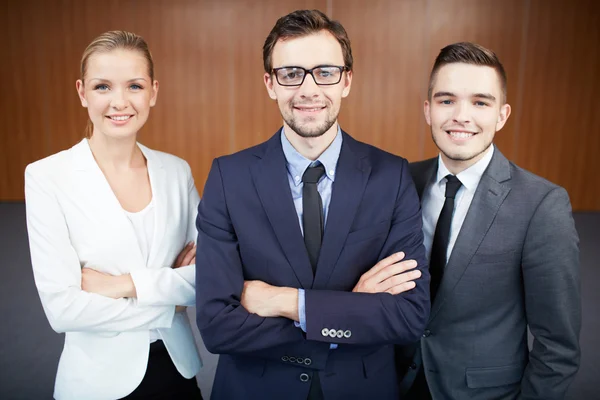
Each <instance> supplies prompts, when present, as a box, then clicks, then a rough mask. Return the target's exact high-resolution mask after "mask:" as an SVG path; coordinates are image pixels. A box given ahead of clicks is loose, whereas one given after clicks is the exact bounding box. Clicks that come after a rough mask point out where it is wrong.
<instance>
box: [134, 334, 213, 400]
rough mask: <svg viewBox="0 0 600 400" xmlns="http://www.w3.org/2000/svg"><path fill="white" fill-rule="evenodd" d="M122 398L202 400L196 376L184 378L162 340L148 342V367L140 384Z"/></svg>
mask: <svg viewBox="0 0 600 400" xmlns="http://www.w3.org/2000/svg"><path fill="white" fill-rule="evenodd" d="M123 399H128V400H130V399H145V400H163V399H164V400H167V399H168V400H172V399H178V400H202V394H201V393H200V389H199V388H198V384H197V383H196V378H191V379H186V378H184V377H183V376H181V374H180V373H179V371H177V368H176V367H175V365H174V364H173V361H171V356H169V353H168V352H167V348H166V347H165V345H164V343H163V341H162V340H157V341H156V342H154V343H151V344H150V356H149V358H148V368H147V369H146V374H145V375H144V378H143V379H142V382H141V383H140V385H139V386H138V387H137V388H136V389H135V390H134V391H133V392H132V393H131V394H129V395H128V396H126V397H123Z"/></svg>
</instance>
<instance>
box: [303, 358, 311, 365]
mask: <svg viewBox="0 0 600 400" xmlns="http://www.w3.org/2000/svg"><path fill="white" fill-rule="evenodd" d="M304 364H306V365H310V364H312V360H311V359H310V358H305V359H304Z"/></svg>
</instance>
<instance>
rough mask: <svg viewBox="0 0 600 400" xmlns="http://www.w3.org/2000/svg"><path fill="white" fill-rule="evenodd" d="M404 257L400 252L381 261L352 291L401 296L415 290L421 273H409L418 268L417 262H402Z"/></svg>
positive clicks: (366, 273)
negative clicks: (400, 294) (416, 280)
mask: <svg viewBox="0 0 600 400" xmlns="http://www.w3.org/2000/svg"><path fill="white" fill-rule="evenodd" d="M404 256H405V254H404V253H403V252H399V253H395V254H392V255H391V256H389V257H387V258H384V259H383V260H381V261H379V262H378V263H377V264H375V266H373V268H371V269H370V270H368V271H367V272H365V273H364V274H363V275H362V276H361V277H360V279H359V281H358V283H357V284H356V286H355V287H354V289H352V291H353V292H361V293H383V292H387V293H390V294H399V293H403V292H406V291H409V290H411V289H413V288H414V287H415V286H416V284H415V282H413V281H414V280H415V279H418V278H420V277H421V271H419V270H415V271H409V270H411V269H414V268H416V267H417V262H416V261H415V260H404V261H402V260H403V259H404ZM406 271H409V272H406Z"/></svg>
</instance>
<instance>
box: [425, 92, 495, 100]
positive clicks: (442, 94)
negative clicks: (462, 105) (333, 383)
mask: <svg viewBox="0 0 600 400" xmlns="http://www.w3.org/2000/svg"><path fill="white" fill-rule="evenodd" d="M438 97H456V95H455V94H454V93H452V92H437V93H435V94H434V95H433V98H434V99H435V98H438ZM471 97H476V98H478V99H487V100H490V101H496V98H495V97H494V96H492V95H491V94H489V93H475V94H473V95H472V96H471Z"/></svg>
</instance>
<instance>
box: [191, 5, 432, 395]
mask: <svg viewBox="0 0 600 400" xmlns="http://www.w3.org/2000/svg"><path fill="white" fill-rule="evenodd" d="M263 60H264V66H265V75H264V82H265V86H266V88H267V92H268V94H269V96H270V97H271V98H272V99H273V100H275V101H276V102H277V105H278V106H279V110H280V112H281V115H282V117H283V128H282V129H280V130H279V131H278V132H277V133H276V134H275V135H274V136H273V137H272V138H271V139H269V140H268V141H267V142H265V143H262V144H260V145H258V146H256V147H253V148H250V149H247V150H244V151H241V152H239V153H237V154H234V155H231V156H226V157H220V158H218V159H216V160H214V162H213V165H212V168H211V171H210V174H209V177H208V179H207V182H206V186H205V189H204V196H203V198H202V201H201V203H200V205H199V208H198V219H197V227H198V251H197V256H196V257H197V265H199V266H201V267H199V268H197V270H196V271H197V273H196V293H197V323H198V327H199V329H200V332H201V333H202V337H203V340H204V343H205V345H206V347H207V349H208V350H209V351H211V352H213V353H218V354H221V357H220V359H219V364H218V368H217V373H216V377H215V382H214V385H213V394H212V397H213V398H215V399H248V398H261V399H283V398H285V399H298V400H306V399H338V398H344V399H366V398H373V399H379V400H385V399H397V397H398V389H397V382H396V372H395V371H396V370H395V364H394V351H393V344H399V343H400V344H401V343H405V344H406V343H411V342H414V341H415V340H417V338H419V337H420V335H421V333H422V332H423V329H424V324H425V323H426V321H427V318H428V316H429V273H428V270H427V264H426V259H425V250H424V247H423V233H422V230H421V225H422V222H421V211H420V207H419V199H418V197H417V193H416V190H415V188H414V185H413V182H412V180H411V177H410V174H409V171H408V164H407V162H406V160H404V159H403V158H400V157H396V156H394V155H391V154H389V153H385V152H383V151H381V150H379V149H376V148H374V147H372V146H368V145H366V144H363V143H360V142H358V141H356V140H354V139H353V138H352V137H350V136H349V135H348V134H346V133H345V132H343V131H342V130H341V129H340V127H339V125H338V123H337V116H338V113H339V110H340V105H341V102H342V98H344V97H346V96H347V95H348V94H349V92H350V86H351V82H352V52H351V49H350V41H349V39H348V36H347V34H346V31H345V30H344V28H343V27H342V26H341V25H340V24H339V23H338V22H336V21H331V20H329V18H327V16H325V15H324V14H323V13H321V12H319V11H314V10H313V11H306V10H304V11H296V12H293V13H291V14H289V15H286V16H285V17H282V18H280V19H279V20H278V21H277V23H276V25H275V27H274V28H273V29H272V31H271V33H270V34H269V36H268V37H267V39H266V41H265V44H264V47H263ZM375 292H378V293H375Z"/></svg>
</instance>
